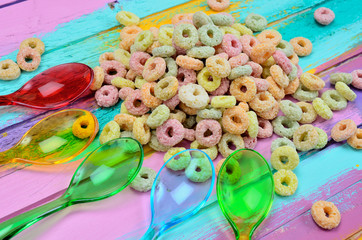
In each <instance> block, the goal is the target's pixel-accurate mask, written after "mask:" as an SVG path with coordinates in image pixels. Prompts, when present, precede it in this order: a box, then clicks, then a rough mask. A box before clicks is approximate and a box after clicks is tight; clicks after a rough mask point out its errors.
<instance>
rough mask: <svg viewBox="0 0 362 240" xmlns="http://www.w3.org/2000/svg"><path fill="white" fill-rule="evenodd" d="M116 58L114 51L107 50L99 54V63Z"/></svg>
mask: <svg viewBox="0 0 362 240" xmlns="http://www.w3.org/2000/svg"><path fill="white" fill-rule="evenodd" d="M113 60H115V58H114V54H113V52H105V53H102V54H101V55H100V56H99V64H102V63H103V62H105V61H113Z"/></svg>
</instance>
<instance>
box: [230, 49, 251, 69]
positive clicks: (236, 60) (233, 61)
mask: <svg viewBox="0 0 362 240" xmlns="http://www.w3.org/2000/svg"><path fill="white" fill-rule="evenodd" d="M248 61H249V56H248V55H246V54H245V53H240V54H239V55H237V56H234V57H232V58H230V59H229V63H230V67H231V68H235V67H238V66H243V65H245V64H246V63H247V62H248Z"/></svg>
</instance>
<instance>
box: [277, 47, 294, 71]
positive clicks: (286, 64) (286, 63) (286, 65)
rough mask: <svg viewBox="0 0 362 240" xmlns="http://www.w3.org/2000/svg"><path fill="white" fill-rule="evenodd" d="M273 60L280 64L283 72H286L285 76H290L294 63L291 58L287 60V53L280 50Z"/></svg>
mask: <svg viewBox="0 0 362 240" xmlns="http://www.w3.org/2000/svg"><path fill="white" fill-rule="evenodd" d="M273 58H274V60H275V62H276V64H278V65H279V66H280V67H281V69H283V71H284V72H285V74H287V75H288V74H289V73H290V72H291V71H292V69H293V67H292V62H291V61H290V59H289V58H287V56H286V55H285V53H284V52H283V51H280V50H276V51H275V52H274V53H273Z"/></svg>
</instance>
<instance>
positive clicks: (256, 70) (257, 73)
mask: <svg viewBox="0 0 362 240" xmlns="http://www.w3.org/2000/svg"><path fill="white" fill-rule="evenodd" d="M246 65H249V66H250V67H251V69H252V70H253V71H252V72H251V76H252V77H255V78H260V76H261V74H262V73H263V67H262V66H260V64H258V63H256V62H253V61H250V62H247V63H246Z"/></svg>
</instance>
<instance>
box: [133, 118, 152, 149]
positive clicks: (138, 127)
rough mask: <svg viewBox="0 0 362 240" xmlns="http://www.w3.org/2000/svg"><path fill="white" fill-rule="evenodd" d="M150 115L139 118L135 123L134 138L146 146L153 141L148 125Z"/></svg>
mask: <svg viewBox="0 0 362 240" xmlns="http://www.w3.org/2000/svg"><path fill="white" fill-rule="evenodd" d="M147 118H148V115H144V116H142V117H139V118H137V119H136V120H135V121H134V123H133V130H132V133H133V136H134V137H135V138H136V139H137V140H138V141H139V142H140V143H141V144H142V145H145V144H147V143H148V142H149V141H150V140H151V130H150V127H149V126H148V125H147V123H146V121H147Z"/></svg>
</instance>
